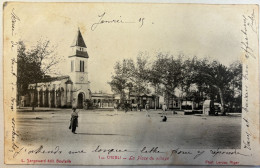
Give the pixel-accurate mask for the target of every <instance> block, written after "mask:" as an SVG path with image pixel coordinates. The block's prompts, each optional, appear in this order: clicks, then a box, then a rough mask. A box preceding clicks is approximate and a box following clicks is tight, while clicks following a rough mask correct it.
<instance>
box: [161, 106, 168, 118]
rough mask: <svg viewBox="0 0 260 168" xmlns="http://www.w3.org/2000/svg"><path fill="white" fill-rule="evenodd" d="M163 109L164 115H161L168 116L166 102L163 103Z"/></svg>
mask: <svg viewBox="0 0 260 168" xmlns="http://www.w3.org/2000/svg"><path fill="white" fill-rule="evenodd" d="M162 110H163V112H162V116H161V117H163V116H166V113H167V112H166V110H167V106H166V103H163V106H162Z"/></svg>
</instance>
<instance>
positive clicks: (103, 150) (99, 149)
mask: <svg viewBox="0 0 260 168" xmlns="http://www.w3.org/2000/svg"><path fill="white" fill-rule="evenodd" d="M92 152H103V153H104V152H107V153H108V154H110V153H112V152H128V151H127V149H113V148H111V149H102V148H100V146H97V148H96V149H95V150H93V151H92Z"/></svg>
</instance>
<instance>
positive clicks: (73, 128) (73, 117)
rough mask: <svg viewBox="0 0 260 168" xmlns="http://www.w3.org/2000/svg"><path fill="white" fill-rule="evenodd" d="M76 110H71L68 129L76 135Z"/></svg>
mask: <svg viewBox="0 0 260 168" xmlns="http://www.w3.org/2000/svg"><path fill="white" fill-rule="evenodd" d="M76 110H77V109H76V108H73V109H72V113H71V119H70V127H69V129H71V132H72V133H73V134H77V133H76V128H77V127H78V117H79V115H78V112H77V111H76Z"/></svg>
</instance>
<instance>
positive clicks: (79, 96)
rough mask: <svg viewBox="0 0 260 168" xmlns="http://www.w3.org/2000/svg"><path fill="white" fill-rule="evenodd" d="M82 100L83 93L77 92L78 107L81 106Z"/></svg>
mask: <svg viewBox="0 0 260 168" xmlns="http://www.w3.org/2000/svg"><path fill="white" fill-rule="evenodd" d="M83 101H84V93H79V95H78V108H79V109H82V108H83Z"/></svg>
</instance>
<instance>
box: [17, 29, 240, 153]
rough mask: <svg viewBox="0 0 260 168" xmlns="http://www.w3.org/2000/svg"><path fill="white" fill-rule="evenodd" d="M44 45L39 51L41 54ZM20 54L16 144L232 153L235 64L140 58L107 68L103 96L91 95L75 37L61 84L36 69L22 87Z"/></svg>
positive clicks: (236, 126) (236, 127)
mask: <svg viewBox="0 0 260 168" xmlns="http://www.w3.org/2000/svg"><path fill="white" fill-rule="evenodd" d="M48 43H49V42H48V41H47V42H45V43H42V44H43V46H45V48H47V46H48ZM22 47H25V46H23V44H22V43H21V48H20V51H21V53H20V55H18V58H19V56H20V59H21V60H20V61H21V62H19V59H18V75H19V73H20V74H21V75H20V78H18V81H19V80H21V81H20V83H19V82H18V85H17V86H18V98H17V100H18V101H17V118H16V120H17V122H18V124H17V125H18V126H17V127H18V132H19V139H20V140H21V142H22V143H32V142H37V143H41V142H42V143H43V142H44V143H45V142H47V143H55V142H58V140H60V138H61V137H64V138H63V141H62V142H61V143H64V144H66V143H69V142H71V141H77V142H78V143H85V142H91V143H92V144H97V145H98V144H107V145H108V144H110V143H115V142H116V143H119V144H131V145H134V144H143V143H145V144H147V145H166V144H174V145H177V146H179V147H184V148H194V147H196V148H216V147H218V148H240V144H241V140H240V134H241V101H242V100H241V86H242V83H241V75H242V72H241V64H239V63H234V64H232V65H231V67H225V66H224V65H222V64H220V63H219V62H217V61H213V62H210V61H208V60H205V59H204V60H200V59H196V58H193V59H186V58H184V57H182V56H177V57H176V58H174V57H173V56H169V55H167V54H166V55H164V54H161V53H159V54H158V57H157V60H156V61H155V62H153V64H152V66H151V67H149V66H148V62H146V59H145V58H144V57H142V54H141V56H138V57H137V61H136V62H134V61H133V60H131V59H124V60H123V61H122V62H117V63H116V64H115V69H114V70H115V72H114V74H113V75H112V77H111V81H110V82H108V83H107V84H108V85H110V87H111V90H112V92H113V93H104V92H102V91H99V92H92V91H91V87H90V81H89V79H88V75H89V73H93V72H91V70H89V69H88V59H95V58H94V57H92V56H91V55H89V54H88V52H87V46H86V44H85V41H84V39H83V35H82V33H81V31H80V29H78V30H77V33H76V37H75V39H74V41H73V43H72V45H71V46H70V47H71V53H70V54H68V57H67V62H68V65H69V66H67V68H69V71H70V73H69V74H68V75H65V76H55V77H52V76H49V75H46V74H44V73H43V72H42V71H41V70H40V69H38V70H39V72H37V73H35V72H33V73H32V74H31V75H29V76H28V74H26V73H25V74H26V75H27V78H26V79H25V77H24V76H23V75H24V74H23V73H24V71H26V70H28V68H35V67H33V63H31V64H32V65H30V66H31V67H30V66H29V63H28V64H27V67H26V66H25V65H24V64H23V63H24V62H22V61H25V59H24V58H25V57H26V56H25V55H26V54H23V53H22V52H23V48H22ZM45 48H43V49H45ZM43 52H45V51H43ZM18 53H19V52H18ZM45 53H48V51H46V52H45ZM23 56H25V57H23ZM31 56H35V55H33V53H32V55H31ZM41 56H42V55H41ZM19 63H20V64H23V66H24V67H20V68H24V69H19ZM53 63H55V61H53ZM53 65H55V64H53ZM47 67H48V66H47ZM36 70H37V68H36ZM214 73H215V74H214ZM100 80H102V79H100ZM72 109H73V110H72ZM72 111H74V114H75V116H76V118H75V119H73V116H72V115H74V114H73V113H72ZM71 113H72V114H71ZM69 127H70V128H69ZM71 127H72V128H71ZM70 129H72V133H74V134H71V130H70ZM75 134H77V135H75ZM65 137H66V138H65Z"/></svg>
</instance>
